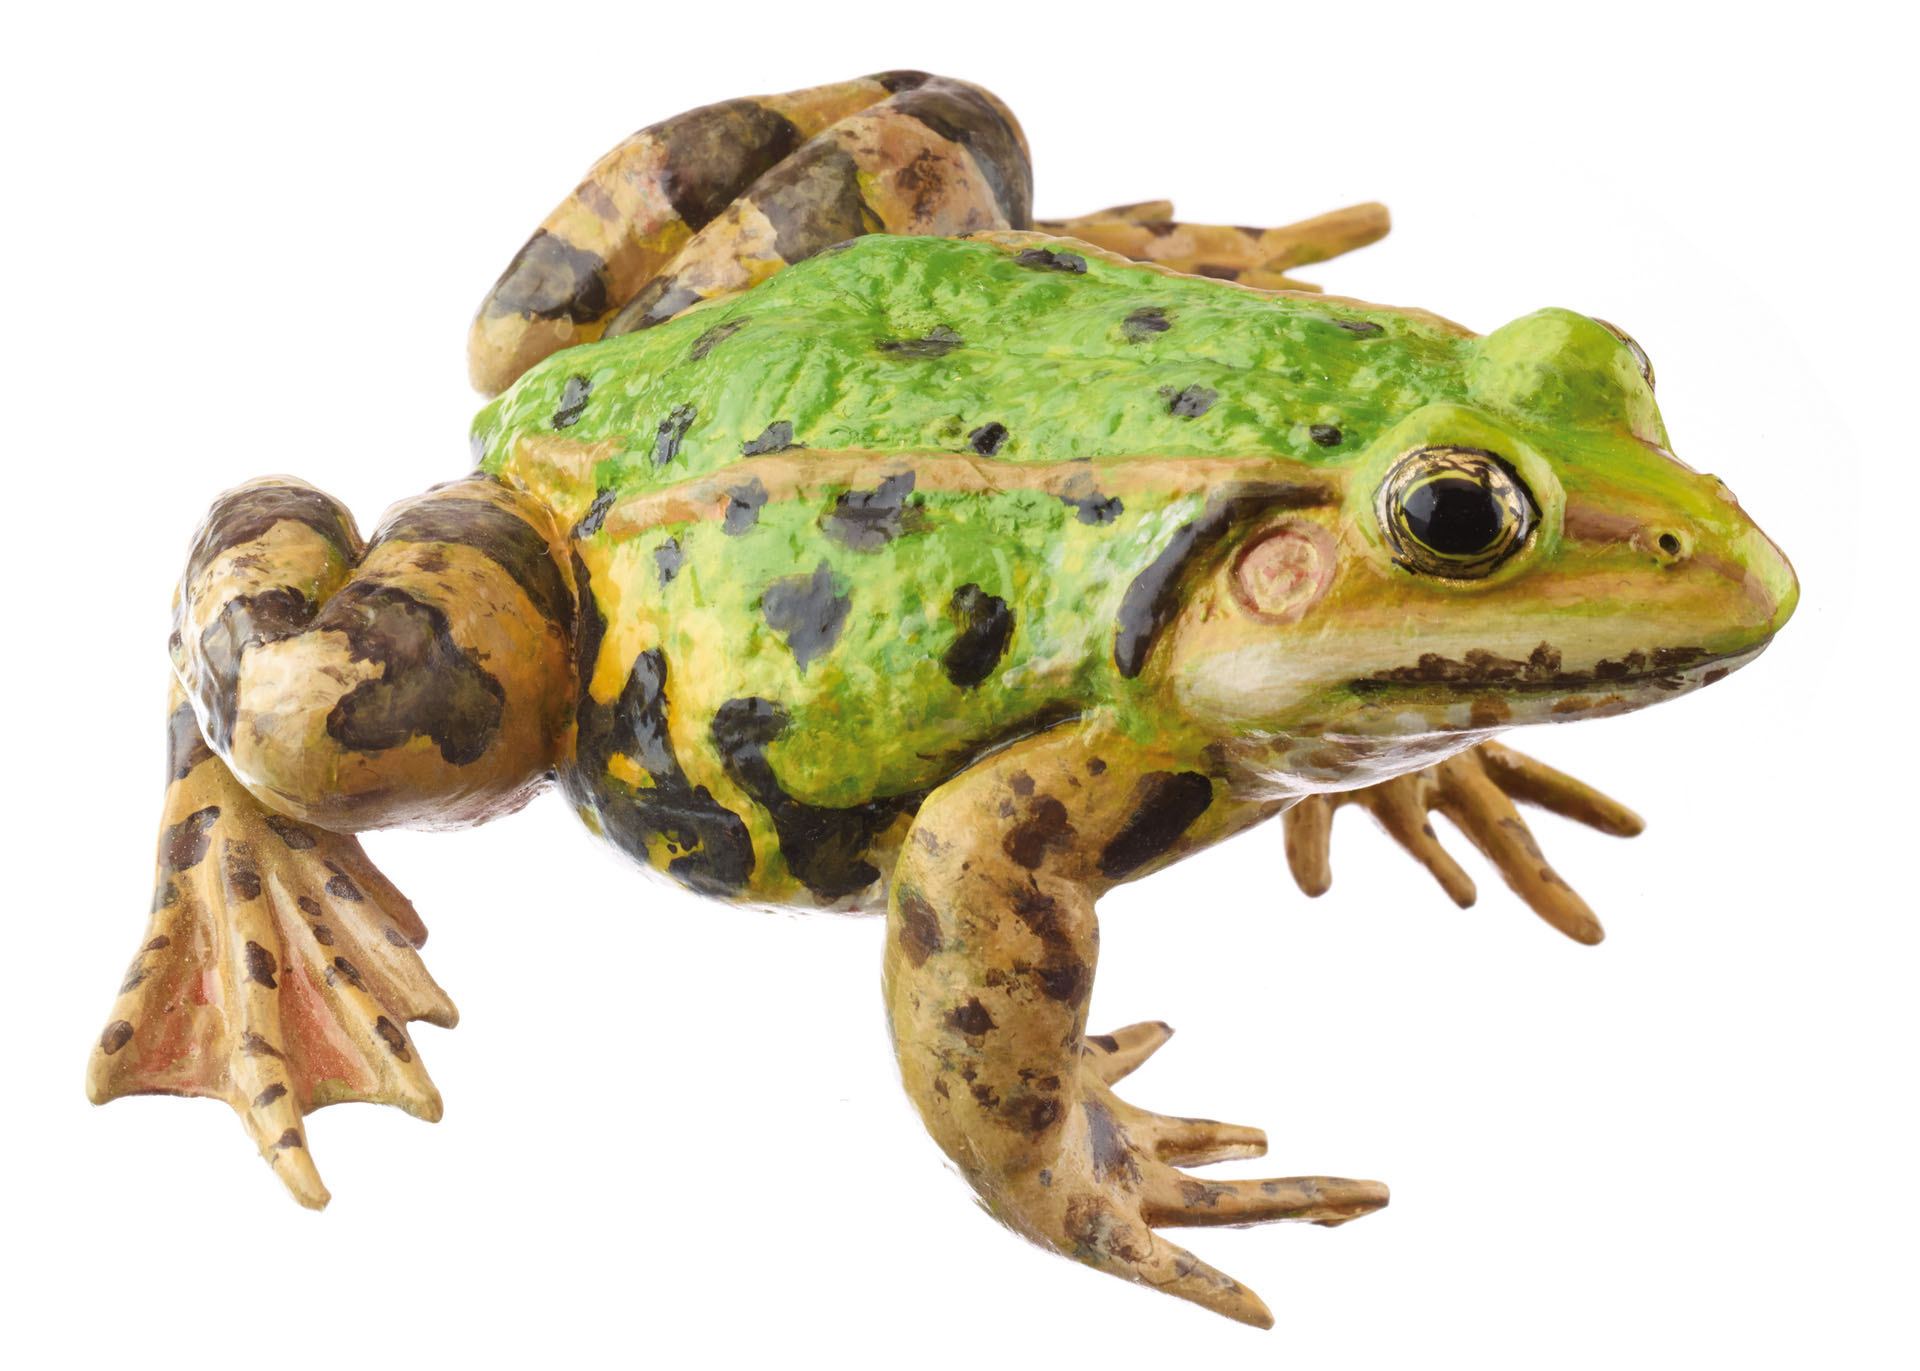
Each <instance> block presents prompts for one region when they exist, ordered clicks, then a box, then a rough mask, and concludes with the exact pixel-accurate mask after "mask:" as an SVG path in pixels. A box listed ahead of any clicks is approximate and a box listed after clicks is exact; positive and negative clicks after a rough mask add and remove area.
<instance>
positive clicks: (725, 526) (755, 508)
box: [720, 476, 767, 538]
mask: <svg viewBox="0 0 1920 1371" xmlns="http://www.w3.org/2000/svg"><path fill="white" fill-rule="evenodd" d="M766 503H767V488H766V487H765V486H763V485H761V484H760V478H759V477H758V476H750V477H748V478H747V482H746V484H745V485H739V486H735V487H733V489H731V490H729V491H728V492H727V512H726V515H725V516H724V517H723V518H722V519H721V521H720V531H721V532H722V533H727V534H731V535H732V536H734V537H736V538H737V537H739V536H740V535H741V534H742V533H745V532H746V531H747V530H748V529H750V528H752V527H753V526H754V525H755V524H757V523H759V522H760V509H761V507H762V506H763V505H765V504H766Z"/></svg>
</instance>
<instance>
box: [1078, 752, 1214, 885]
mask: <svg viewBox="0 0 1920 1371" xmlns="http://www.w3.org/2000/svg"><path fill="white" fill-rule="evenodd" d="M1212 803H1213V783H1212V782H1211V781H1209V780H1208V779H1207V778H1206V777H1205V776H1203V775H1201V774H1200V773H1199V772H1197V771H1180V772H1172V771H1156V772H1153V773H1151V774H1149V775H1146V776H1142V777H1141V778H1140V783H1139V785H1138V786H1137V787H1136V789H1135V790H1134V795H1133V804H1134V809H1133V813H1131V814H1129V815H1128V816H1127V820H1126V822H1125V823H1123V824H1122V825H1121V826H1120V831H1119V832H1118V833H1116V834H1114V836H1113V840H1112V841H1111V842H1109V843H1108V844H1107V845H1106V847H1105V848H1104V849H1103V850H1102V851H1101V853H1100V874H1101V875H1103V876H1105V877H1106V878H1107V879H1108V880H1113V881H1117V880H1124V879H1125V878H1126V877H1128V876H1131V875H1132V874H1133V873H1134V872H1136V871H1138V870H1139V869H1140V868H1141V867H1143V866H1146V865H1147V864H1148V863H1149V862H1153V861H1156V860H1158V859H1159V858H1160V857H1162V856H1164V855H1165V854H1166V852H1167V849H1169V848H1170V847H1172V846H1173V845H1174V843H1175V842H1177V841H1178V840H1179V838H1180V835H1181V834H1183V833H1185V832H1186V831H1187V829H1188V828H1190V827H1192V825H1193V821H1194V820H1195V819H1198V818H1199V817H1200V816H1201V815H1202V814H1204V813H1206V812H1207V808H1208V806H1210V805H1211V804H1212Z"/></svg>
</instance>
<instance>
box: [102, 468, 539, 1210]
mask: <svg viewBox="0 0 1920 1371" xmlns="http://www.w3.org/2000/svg"><path fill="white" fill-rule="evenodd" d="M549 523H550V520H549V519H548V518H547V516H546V515H545V514H544V512H543V511H541V510H539V509H538V508H537V507H536V506H534V505H532V504H531V503H530V502H527V501H525V500H524V499H523V498H522V497H520V496H517V495H515V494H514V493H513V492H511V491H508V490H506V489H505V488H504V487H500V486H497V485H494V484H493V483H491V482H487V481H478V480H475V481H465V482H457V483H454V484H452V485H450V486H443V487H441V488H439V489H437V490H435V491H433V492H431V493H429V494H428V495H426V496H424V497H421V498H420V499H418V500H413V501H409V502H407V503H405V504H402V505H400V506H397V507H396V508H395V509H394V510H393V511H391V512H390V514H389V516H388V518H387V520H386V521H385V523H384V524H383V525H382V527H381V528H380V529H379V530H378V531H377V532H376V533H375V535H374V538H373V541H372V547H371V549H370V550H367V551H365V552H364V554H363V550H362V546H361V542H360V538H359V535H358V533H357V532H356V531H355V529H354V527H353V521H352V519H351V518H350V517H349V516H348V514H347V512H346V511H345V510H344V509H343V508H342V507H341V506H340V505H339V504H338V503H337V502H335V501H334V500H332V499H331V498H330V497H328V496H326V495H324V494H322V493H321V492H320V491H317V490H314V489H313V488H312V487H310V486H305V485H302V484H300V483H298V482H292V481H288V480H285V479H279V478H277V479H271V480H267V481H261V482H255V483H253V484H251V485H247V486H242V487H240V488H239V489H237V490H234V491H230V492H228V493H227V494H226V495H225V496H223V497H222V498H221V499H220V500H219V501H218V502H217V503H216V504H215V505H214V507H213V510H212V511H211V512H210V513H209V515H208V517H207V521H206V523H205V524H204V525H203V527H202V529H201V531H200V535H199V538H198V540H197V542H196V545H195V547H194V549H193V553H192V556H191V559H190V561H189V564H188V568H187V572H186V576H185V578H184V579H183V581H182V584H181V589H180V595H179V599H178V602H177V631H176V633H175V636H174V641H173V656H174V665H175V674H176V681H175V684H174V687H173V698H172V701H171V703H170V705H169V725H168V733H169V749H168V764H167V790H166V797H165V801H164V807H163V811H162V817H161V833H160V843H159V851H158V855H157V860H156V867H157V872H156V878H155V892H154V902H153V907H152V912H151V919H150V923H149V925H148V928H147V930H146V933H145V935H144V936H143V938H142V942H141V947H140V950H139V952H138V953H137V954H136V955H135V957H134V960H133V964H132V965H131V966H130V967H129V968H128V971H127V976H126V979H125V981H124V982H123V983H122V985H121V987H120V995H119V998H118V999H117V1000H116V1002H115V1004H114V1008H113V1010H112V1012H111V1014H110V1016H109V1019H108V1023H107V1027H106V1029H105V1030H104V1031H103V1032H102V1034H101V1036H100V1038H99V1040H98V1042H97V1043H96V1045H95V1046H94V1048H93V1051H92V1054H91V1056H90V1059H89V1062H88V1073H87V1090H88V1094H89V1096H90V1098H92V1099H93V1100H94V1101H95V1103H104V1102H105V1101H107V1100H110V1099H114V1098H116V1097H118V1096H120V1095H125V1094H149V1093H161V1094H180V1095H208V1096H213V1097H215V1098H218V1099H223V1100H225V1101H226V1102H227V1103H228V1104H230V1105H232V1106H233V1108H234V1109H235V1110H236V1111H238V1112H239V1114H240V1115H241V1118H242V1120H243V1121H244V1122H245V1124H246V1126H247V1129H248V1131H249V1132H250V1133H251V1134H252V1135H253V1138H254V1140H255V1142H256V1144H257V1145H258V1146H259V1148H260V1151H261V1154H262V1155H263V1156H264V1157H266V1159H267V1160H268V1161H269V1162H270V1163H272V1165H273V1167H274V1170H275V1173H276V1174H277V1175H279V1176H280V1178H281V1179H282V1180H283V1181H284V1182H285V1183H286V1184H287V1186H288V1188H289V1189H291V1190H292V1191H293V1193H294V1194H295V1196H296V1197H297V1198H298V1199H299V1200H300V1201H301V1202H302V1203H303V1204H307V1205H309V1206H315V1207H317V1206H319V1205H322V1204H324V1203H325V1202H326V1199H327V1192H326V1189H325V1187H324V1186H323V1185H322V1184H321V1183H320V1178H319V1174H318V1172H317V1171H316V1170H315V1169H314V1166H313V1161H312V1157H311V1154H310V1152H309V1151H308V1149H307V1139H306V1132H305V1128H304V1126H303V1116H304V1115H305V1114H307V1113H309V1112H311V1111H312V1110H313V1109H316V1108H318V1107H319V1106H321V1105H323V1104H331V1103H335V1102H337V1101H340V1100H372V1101H378V1102H382V1103H390V1104H397V1105H399V1106H400V1107H402V1108H403V1109H406V1110H407V1111H408V1112H409V1113H412V1114H415V1115H417V1116H419V1117H422V1118H426V1119H434V1118H438V1117H439V1113H440V1097H439V1094H438V1092H437V1091H435V1089H434V1087H433V1083H432V1081H431V1080H429V1079H428V1077H427V1074H426V1071H425V1068H424V1067H423V1066H422V1065H421V1062H420V1057H419V1053H418V1050H417V1048H416V1047H415V1046H414V1044H413V1042H412V1040H411V1038H410V1037H409V1035H408V1033H407V1031H406V1027H405V1026H406V1024H407V1022H408V1021H409V1020H413V1019H425V1020H427V1021H428V1022H431V1023H437V1024H442V1025H445V1026H449V1027H450V1026H451V1025H452V1024H453V1022H454V1019H455V1017H456V1016H455V1011H454V1008H453V1005H452V1003H451V1001H449V1000H448V999H447V997H446V996H445V994H444V993H442V992H441V990H440V988H439V987H438V986H437V985H435V984H434V983H433V980H432V978H431V977H430V976H428V975H427V973H426V971H425V969H424V968H423V967H422V966H421V964H420V960H419V957H418V955H417V952H416V949H417V948H418V946H419V945H420V944H421V943H422V942H424V941H425V938H426V929H425V927H424V926H423V925H422V924H421V923H420V920H419V918H418V916H417V915H415V913H414V911H413V907H412V906H411V905H410V904H409V903H408V902H407V900H406V899H405V897H404V896H402V895H401V894H400V892H399V891H397V890H395V889H394V888H393V886H392V885H391V884H390V883H389V882H387V880H386V879H385V878H384V877H382V876H381V874H380V873H379V871H377V870H376V869H375V868H374V867H373V865H372V863H370V862H369V861H368V860H367V858H366V855H365V853H364V852H362V851H361V849H360V845H359V843H358V841H357V840H356V839H354V838H353V837H352V836H351V834H352V832H353V831H355V830H359V829H365V828H374V827H380V826H384V825H388V824H397V823H409V824H416V825H430V826H450V825H453V824H461V823H476V822H479V821H481V820H482V819H484V818H486V817H488V816H490V815H492V814H497V813H501V812H504V811H505V810H506V809H510V808H513V807H515V806H517V805H518V804H519V803H520V802H522V801H523V800H524V799H525V798H527V797H528V796H529V795H531V794H532V793H533V791H534V790H535V789H536V788H537V787H538V785H539V784H540V783H541V779H542V778H543V777H544V776H545V775H546V773H547V772H548V771H549V770H550V769H551V768H552V766H553V765H554V763H555V761H556V760H557V759H558V756H559V752H560V750H561V748H562V747H563V746H564V742H565V737H566V728H567V720H568V702H569V699H570V696H571V664H570V656H569V643H570V633H571V619H572V592H571V588H570V585H569V582H568V580H567V573H566V570H565V564H564V563H562V562H561V561H560V560H559V558H560V553H559V547H558V543H557V539H556V537H555V534H554V531H553V530H552V529H551V528H549V527H548V524H549ZM189 697H191V702H189Z"/></svg>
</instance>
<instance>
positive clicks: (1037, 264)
mask: <svg viewBox="0 0 1920 1371" xmlns="http://www.w3.org/2000/svg"><path fill="white" fill-rule="evenodd" d="M1013 260H1014V263H1015V264H1016V265H1018V266H1023V267H1029V268H1031V269H1032V270H1034V271H1064V272H1067V273H1068V274H1069V275H1073V276H1084V275H1086V271H1087V259H1086V258H1084V257H1082V256H1081V255H1080V254H1079V253H1077V252H1055V251H1054V250H1053V249H1052V248H1028V249H1026V251H1024V252H1020V253H1016V254H1015V255H1014V259H1013Z"/></svg>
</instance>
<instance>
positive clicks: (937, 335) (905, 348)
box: [873, 324, 967, 359]
mask: <svg viewBox="0 0 1920 1371" xmlns="http://www.w3.org/2000/svg"><path fill="white" fill-rule="evenodd" d="M873 345H874V346H875V347H877V348H879V349H880V351H882V352H884V353H888V354H890V355H891V356H894V357H909V358H914V359H926V358H932V357H945V356H946V355H947V354H948V353H949V352H952V351H953V350H954V349H955V348H958V347H965V346H966V345H967V340H966V339H964V338H962V337H961V336H960V335H959V334H957V333H955V332H954V331H953V330H952V329H950V328H948V327H947V326H946V325H945V324H941V325H940V326H939V327H937V328H934V329H930V330H928V332H927V334H926V336H925V337H924V338H876V339H874V340H873Z"/></svg>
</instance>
